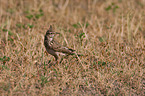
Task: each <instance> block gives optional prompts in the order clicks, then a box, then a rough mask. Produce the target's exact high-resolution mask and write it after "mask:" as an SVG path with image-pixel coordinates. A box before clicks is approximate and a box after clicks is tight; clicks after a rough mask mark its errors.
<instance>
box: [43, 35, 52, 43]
mask: <svg viewBox="0 0 145 96" xmlns="http://www.w3.org/2000/svg"><path fill="white" fill-rule="evenodd" d="M45 38H46V39H47V40H48V41H50V42H51V41H53V36H45Z"/></svg>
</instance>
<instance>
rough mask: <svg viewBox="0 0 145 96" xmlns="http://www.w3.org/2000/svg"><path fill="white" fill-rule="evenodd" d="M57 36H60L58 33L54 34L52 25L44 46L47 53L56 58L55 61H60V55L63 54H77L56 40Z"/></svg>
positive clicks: (46, 35)
mask: <svg viewBox="0 0 145 96" xmlns="http://www.w3.org/2000/svg"><path fill="white" fill-rule="evenodd" d="M56 34H60V33H58V32H54V31H53V29H52V26H51V25H50V27H49V29H48V30H47V32H46V34H45V38H44V46H45V48H46V51H47V52H48V53H49V54H51V55H53V56H54V57H55V60H56V61H58V59H59V54H61V53H63V55H65V54H68V55H73V54H75V53H74V51H75V50H73V49H69V48H67V47H63V46H62V45H60V44H59V43H58V42H56V41H55V40H54V36H55V35H56Z"/></svg>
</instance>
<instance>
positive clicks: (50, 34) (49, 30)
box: [46, 25, 60, 38]
mask: <svg viewBox="0 0 145 96" xmlns="http://www.w3.org/2000/svg"><path fill="white" fill-rule="evenodd" d="M55 34H60V33H58V32H54V31H53V29H52V26H51V25H50V27H49V29H48V30H47V32H46V36H47V37H49V38H53V37H54V35H55Z"/></svg>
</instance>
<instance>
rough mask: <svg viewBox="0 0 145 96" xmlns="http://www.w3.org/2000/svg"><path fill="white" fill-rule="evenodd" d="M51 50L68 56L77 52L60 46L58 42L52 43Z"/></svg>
mask: <svg viewBox="0 0 145 96" xmlns="http://www.w3.org/2000/svg"><path fill="white" fill-rule="evenodd" d="M51 48H52V49H53V50H55V51H56V52H62V53H67V54H73V52H74V51H75V50H73V49H69V48H67V47H63V46H62V45H61V44H59V43H58V42H56V41H54V40H53V41H52V43H51Z"/></svg>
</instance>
